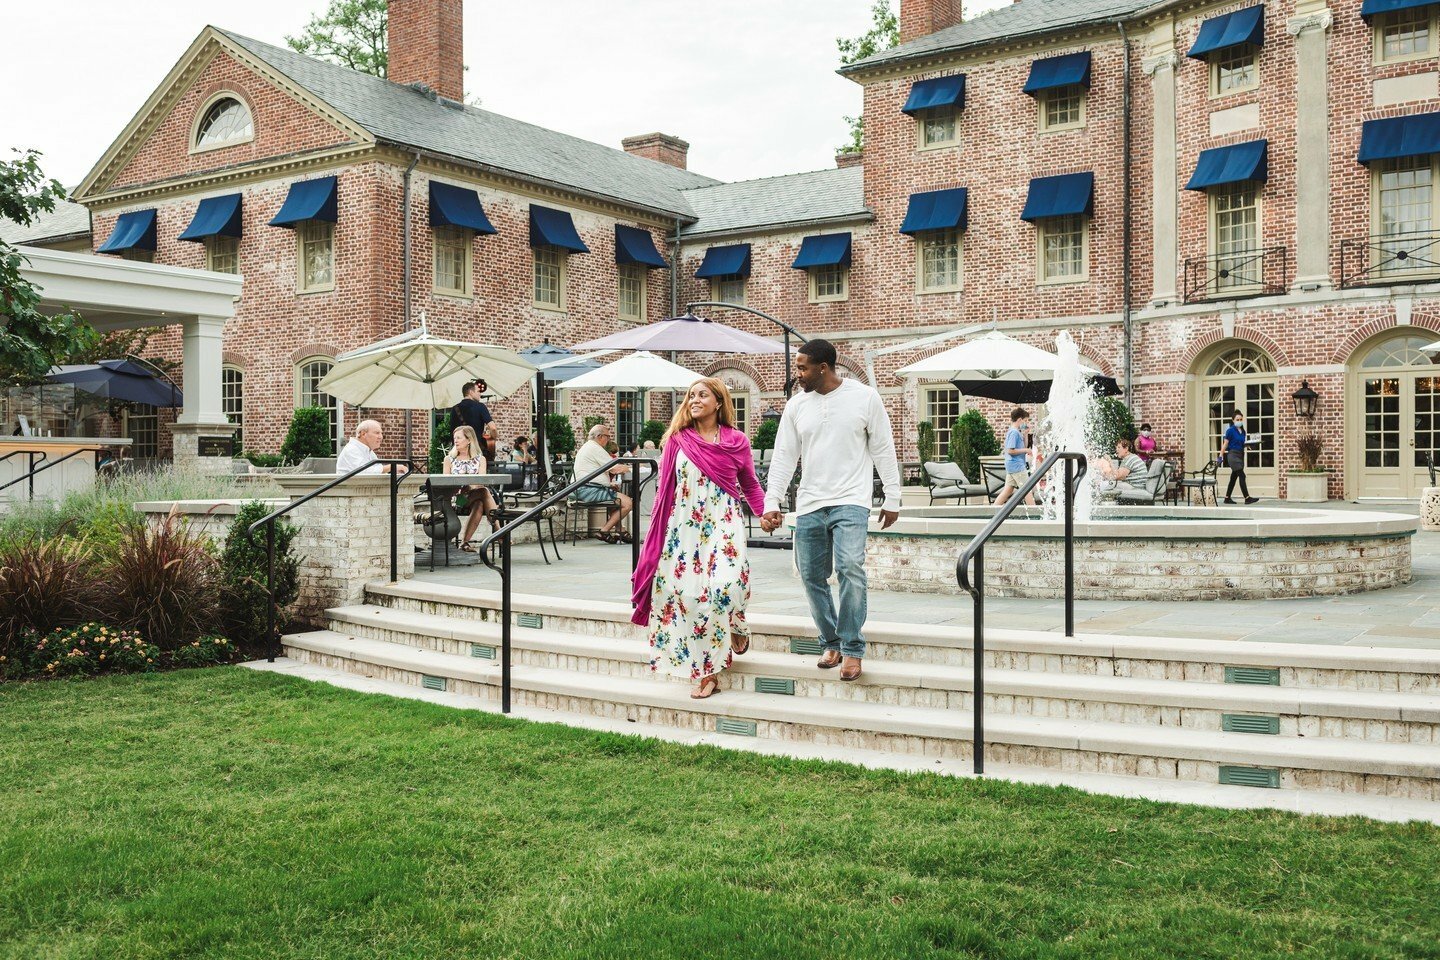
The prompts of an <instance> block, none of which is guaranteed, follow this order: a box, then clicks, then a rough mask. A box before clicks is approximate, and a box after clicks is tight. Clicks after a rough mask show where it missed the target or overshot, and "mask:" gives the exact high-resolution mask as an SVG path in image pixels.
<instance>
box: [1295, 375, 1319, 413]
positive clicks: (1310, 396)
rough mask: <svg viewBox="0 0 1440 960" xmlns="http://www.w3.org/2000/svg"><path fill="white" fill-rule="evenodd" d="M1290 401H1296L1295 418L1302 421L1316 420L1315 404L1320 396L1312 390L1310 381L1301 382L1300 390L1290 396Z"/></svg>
mask: <svg viewBox="0 0 1440 960" xmlns="http://www.w3.org/2000/svg"><path fill="white" fill-rule="evenodd" d="M1290 399H1292V400H1294V401H1295V416H1297V417H1299V418H1300V419H1302V420H1314V419H1315V403H1316V401H1318V400H1319V399H1320V394H1318V393H1316V392H1315V391H1314V390H1312V389H1310V381H1309V380H1301V381H1300V389H1299V390H1296V391H1295V392H1294V393H1292V394H1290Z"/></svg>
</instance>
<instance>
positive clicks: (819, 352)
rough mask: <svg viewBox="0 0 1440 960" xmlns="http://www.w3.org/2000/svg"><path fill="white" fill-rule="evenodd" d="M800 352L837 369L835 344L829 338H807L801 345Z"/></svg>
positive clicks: (832, 368)
mask: <svg viewBox="0 0 1440 960" xmlns="http://www.w3.org/2000/svg"><path fill="white" fill-rule="evenodd" d="M800 352H801V353H803V354H805V356H807V357H809V358H810V359H811V360H814V361H815V362H816V363H828V364H829V365H830V369H831V370H834V369H835V344H833V343H831V342H830V341H829V340H806V341H805V342H804V343H803V344H801V345H800Z"/></svg>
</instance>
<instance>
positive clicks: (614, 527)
mask: <svg viewBox="0 0 1440 960" xmlns="http://www.w3.org/2000/svg"><path fill="white" fill-rule="evenodd" d="M609 443H610V428H609V427H607V426H605V424H603V423H597V424H595V426H593V427H591V428H590V439H589V440H588V441H587V442H586V443H585V445H584V446H583V447H581V448H580V452H579V453H577V454H575V479H577V480H579V479H580V478H581V477H585V476H588V475H589V474H591V473H592V472H594V471H595V470H598V469H600V468H601V467H603V466H605V464H607V463H609V462H610V461H611V460H613V459H614V457H613V456H612V455H611V454H610V452H609V451H608V450H607V449H606V445H607V444H609ZM629 472H630V468H629V467H627V466H625V465H624V464H616V465H615V466H613V467H611V468H610V469H609V470H608V471H606V472H605V473H602V474H600V475H599V476H598V477H596V478H595V479H593V480H591V481H589V482H588V483H585V484H582V485H581V486H580V487H579V488H578V489H577V490H576V491H575V499H576V500H579V501H580V502H581V503H595V504H600V503H604V504H609V505H610V507H611V509H610V515H609V516H608V517H607V518H606V520H605V526H603V527H601V528H600V531H599V532H598V533H596V534H595V539H597V540H604V541H605V542H606V543H621V542H623V543H631V542H633V540H634V538H633V537H631V536H630V532H629V531H628V530H626V529H625V527H624V526H623V525H622V521H623V520H624V519H625V517H626V515H627V514H629V513H630V508H631V502H630V498H629V497H627V496H626V495H625V494H623V493H620V492H619V491H617V490H615V489H614V488H613V487H612V486H611V483H613V482H616V481H618V480H619V478H620V477H621V476H623V475H625V474H627V473H629ZM617 503H618V504H619V506H618V508H617V507H616V506H615V505H616V504H617Z"/></svg>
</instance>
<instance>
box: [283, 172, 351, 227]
mask: <svg viewBox="0 0 1440 960" xmlns="http://www.w3.org/2000/svg"><path fill="white" fill-rule="evenodd" d="M335 183H336V180H335V178H334V177H321V178H319V179H318V180H300V181H298V182H296V183H292V184H290V193H289V194H287V195H286V197H285V202H284V203H282V204H281V205H280V212H279V213H277V214H275V217H274V218H273V219H272V220H271V221H270V226H272V227H292V228H293V227H294V226H295V224H297V223H303V222H304V221H306V220H324V221H326V222H327V223H334V222H335V220H336V204H335Z"/></svg>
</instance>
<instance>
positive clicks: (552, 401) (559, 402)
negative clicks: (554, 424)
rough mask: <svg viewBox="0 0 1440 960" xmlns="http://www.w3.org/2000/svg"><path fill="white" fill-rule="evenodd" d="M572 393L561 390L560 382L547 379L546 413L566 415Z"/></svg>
mask: <svg viewBox="0 0 1440 960" xmlns="http://www.w3.org/2000/svg"><path fill="white" fill-rule="evenodd" d="M569 397H570V391H568V390H561V389H560V381H558V380H550V379H546V381H545V412H546V413H565V412H567V411H568V410H569V409H570V408H569V404H568V401H569Z"/></svg>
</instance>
